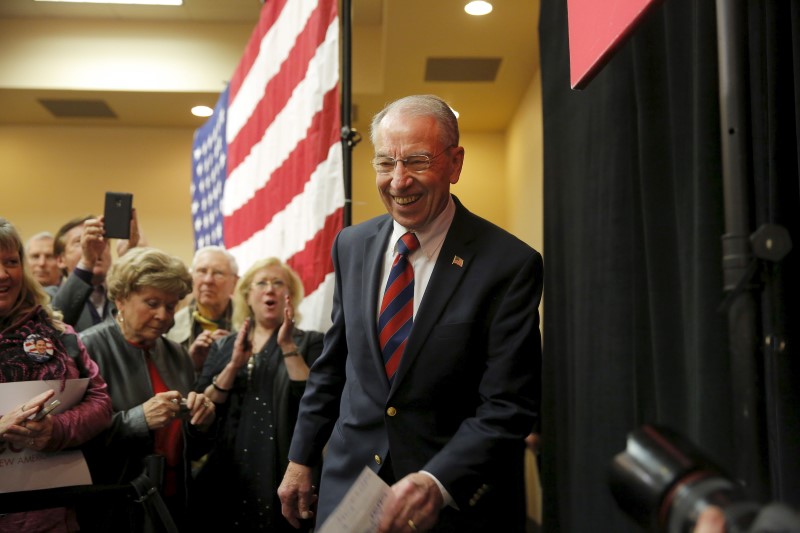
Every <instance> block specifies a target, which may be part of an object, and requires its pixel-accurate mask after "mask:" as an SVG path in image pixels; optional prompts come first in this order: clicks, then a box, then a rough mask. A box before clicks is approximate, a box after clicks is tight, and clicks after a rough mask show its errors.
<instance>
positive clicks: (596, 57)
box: [567, 0, 659, 89]
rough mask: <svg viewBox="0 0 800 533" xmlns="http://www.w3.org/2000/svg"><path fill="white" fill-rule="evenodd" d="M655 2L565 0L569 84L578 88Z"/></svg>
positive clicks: (635, 0)
mask: <svg viewBox="0 0 800 533" xmlns="http://www.w3.org/2000/svg"><path fill="white" fill-rule="evenodd" d="M658 3H659V0H602V1H599V0H567V12H568V16H569V60H570V68H569V70H570V85H571V86H572V88H573V89H582V88H584V87H585V86H586V84H587V83H589V81H591V79H592V78H593V77H594V76H595V75H596V74H597V73H598V72H599V71H600V69H601V68H603V65H605V64H606V62H608V60H609V59H610V57H611V55H612V54H613V53H614V51H615V50H616V49H617V48H619V46H620V45H621V44H622V43H623V42H625V40H626V39H627V38H628V36H630V34H631V32H632V31H633V29H634V27H635V26H636V24H637V22H639V21H640V20H641V19H642V17H643V16H644V15H645V13H646V12H647V11H648V10H649V9H651V8H652V7H653V6H655V5H656V4H658Z"/></svg>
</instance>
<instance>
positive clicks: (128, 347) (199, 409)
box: [81, 248, 215, 531]
mask: <svg viewBox="0 0 800 533" xmlns="http://www.w3.org/2000/svg"><path fill="white" fill-rule="evenodd" d="M191 290H192V278H191V276H190V275H189V271H188V270H187V268H186V266H185V265H184V264H183V262H181V260H180V259H178V258H176V257H173V256H171V255H168V254H166V253H164V252H162V251H160V250H156V249H154V248H134V249H132V250H130V251H128V252H127V253H126V254H125V255H124V256H122V257H121V258H120V260H119V261H117V262H116V263H115V264H114V265H113V266H112V267H111V270H110V271H109V277H108V293H109V297H110V298H111V299H112V300H113V301H114V303H115V305H116V309H117V313H116V317H115V320H114V321H113V322H104V323H102V324H98V325H97V326H94V327H92V328H89V329H87V330H85V331H83V332H82V333H81V339H82V340H83V342H84V343H85V344H86V347H87V348H88V349H89V352H90V353H91V354H92V357H93V358H94V359H95V360H96V361H97V364H98V365H99V367H100V372H101V374H102V375H103V377H104V378H105V379H106V382H107V383H108V390H109V393H110V395H111V401H112V404H113V408H114V415H113V417H112V425H111V427H110V428H109V430H108V431H106V432H105V433H104V434H102V435H100V436H99V437H98V438H97V439H95V441H93V442H92V445H93V446H92V447H91V449H90V452H91V453H90V454H89V466H90V468H91V470H92V476H93V478H94V480H95V483H102V484H124V483H129V482H130V481H132V480H133V479H135V478H136V477H137V476H139V475H140V474H141V473H142V471H143V469H144V459H145V458H146V457H147V456H150V455H154V454H155V455H159V456H162V457H163V458H164V461H163V465H164V466H163V488H162V493H163V496H164V501H165V502H166V504H167V507H168V509H169V511H170V513H171V514H172V517H173V520H174V521H175V522H176V524H177V525H178V526H179V527H181V526H184V525H185V524H186V516H185V515H186V511H187V499H188V485H189V480H190V478H191V459H193V458H197V457H200V456H201V455H202V454H203V453H205V452H206V451H207V450H208V448H209V447H210V444H211V442H212V441H213V437H214V435H213V432H211V431H209V430H210V429H211V425H212V423H213V421H214V417H215V409H214V404H213V403H212V402H211V401H209V400H208V399H207V398H206V397H205V396H204V395H203V394H201V393H196V392H195V391H193V390H192V385H193V383H194V376H195V375H194V367H193V365H192V361H191V359H190V358H189V355H188V353H187V352H186V350H185V349H184V348H183V347H182V346H181V345H179V344H177V343H176V342H173V341H170V340H168V339H167V338H166V337H164V333H166V332H167V330H169V328H170V327H172V324H173V320H174V316H175V310H176V308H177V306H178V302H180V300H181V299H182V298H183V297H184V296H186V295H187V294H189V293H190V292H191ZM120 511H122V510H111V509H110V508H107V509H105V512H103V511H100V510H98V511H96V516H95V518H97V519H99V522H98V523H96V524H93V525H94V526H95V527H97V529H98V530H106V531H119V530H121V528H122V527H123V526H129V527H131V529H139V528H140V527H141V525H142V520H143V517H142V515H141V514H140V513H139V512H138V509H127V511H128V512H133V516H128V515H127V513H126V512H120Z"/></svg>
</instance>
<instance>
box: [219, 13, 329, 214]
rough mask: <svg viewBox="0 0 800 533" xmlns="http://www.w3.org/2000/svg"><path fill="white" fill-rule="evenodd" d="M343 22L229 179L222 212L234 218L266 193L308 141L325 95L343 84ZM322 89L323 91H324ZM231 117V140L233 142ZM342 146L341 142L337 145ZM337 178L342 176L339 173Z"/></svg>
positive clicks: (318, 52) (319, 49) (327, 38)
mask: <svg viewBox="0 0 800 533" xmlns="http://www.w3.org/2000/svg"><path fill="white" fill-rule="evenodd" d="M338 33H339V22H338V20H334V21H333V23H331V25H330V26H329V27H328V30H327V32H326V36H325V41H324V42H323V43H322V44H321V45H320V47H319V48H318V49H317V52H316V54H315V55H314V57H313V58H312V60H311V62H310V63H309V67H308V72H307V73H306V77H305V78H304V79H303V80H302V81H301V82H300V83H298V84H297V86H296V87H295V90H294V92H293V93H292V96H291V98H289V100H288V102H287V103H286V106H285V107H284V108H283V109H282V110H281V111H280V112H279V113H278V114H277V116H276V117H275V120H274V121H273V122H272V123H271V124H270V125H269V127H268V128H267V130H266V132H265V133H264V136H263V137H262V138H261V139H260V140H259V141H258V142H257V143H256V144H254V145H253V147H252V149H251V151H250V153H249V154H248V155H247V156H246V157H245V159H244V160H243V161H242V162H241V163H240V164H239V166H237V167H236V168H235V169H233V171H232V172H231V173H230V175H229V176H228V179H227V181H226V183H225V194H224V197H223V201H222V212H223V214H224V215H226V216H230V215H231V214H233V213H234V212H235V211H236V210H237V209H239V208H240V207H241V206H243V205H245V204H246V203H247V202H248V201H249V200H250V199H251V198H252V197H253V196H254V195H255V192H256V191H258V190H260V189H262V188H263V187H264V185H266V183H267V182H268V181H269V179H270V178H271V177H272V174H273V173H274V172H275V169H276V168H278V167H279V166H280V165H281V164H283V161H284V160H285V159H286V158H287V157H288V156H289V154H290V153H291V152H292V150H294V149H295V147H296V146H297V144H298V143H300V142H301V141H302V140H303V139H304V138H305V137H306V133H307V131H308V128H309V126H310V125H311V121H312V119H313V117H314V115H315V114H316V113H317V112H319V111H320V110H321V109H322V104H323V98H324V96H325V93H327V92H328V91H329V90H331V89H332V88H334V87H335V86H336V85H337V83H338V82H339V67H338V61H337V59H338V56H339V38H338ZM320 87H322V89H320ZM231 119H232V113H229V114H228V132H229V134H228V140H229V142H230V140H231V138H232V137H231V135H230V132H231V129H230V124H231V122H232V120H231ZM337 143H338V141H337ZM335 174H341V173H340V172H339V171H336V172H335Z"/></svg>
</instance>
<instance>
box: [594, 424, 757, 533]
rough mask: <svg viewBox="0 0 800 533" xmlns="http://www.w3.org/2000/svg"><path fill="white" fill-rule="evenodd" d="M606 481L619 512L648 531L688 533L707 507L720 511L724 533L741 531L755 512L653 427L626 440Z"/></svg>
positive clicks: (675, 437)
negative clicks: (625, 444)
mask: <svg viewBox="0 0 800 533" xmlns="http://www.w3.org/2000/svg"><path fill="white" fill-rule="evenodd" d="M609 482H610V486H611V492H612V494H613V496H614V498H615V500H616V501H617V504H618V505H619V507H620V508H621V509H622V510H623V511H625V513H627V514H628V516H630V517H631V518H633V520H634V521H636V522H637V523H638V524H639V525H641V526H642V527H644V528H647V529H650V530H651V531H661V532H669V533H679V532H681V533H683V532H690V531H692V529H693V528H694V524H695V522H696V521H697V517H698V516H699V514H700V512H702V511H703V509H705V508H706V507H707V506H709V505H716V506H718V507H720V508H721V509H722V510H723V512H724V513H725V516H726V518H727V520H728V531H731V532H732V531H737V530H738V529H737V528H739V527H741V528H742V529H741V530H742V531H744V530H746V528H747V525H749V523H750V522H752V520H753V518H754V517H755V515H756V513H757V512H758V510H759V508H760V506H759V505H758V504H756V503H753V502H749V501H747V499H746V498H745V495H744V491H743V490H742V488H741V486H740V485H738V484H737V483H735V482H733V481H731V480H730V479H728V478H727V477H726V476H725V475H724V474H723V473H722V470H721V469H720V468H718V467H717V466H716V465H714V464H713V463H712V462H711V461H710V460H709V459H707V458H706V457H705V456H703V454H702V453H701V452H700V451H699V450H697V449H696V448H695V447H694V446H693V445H692V444H691V443H690V442H689V441H688V440H686V439H685V438H683V437H682V436H681V435H679V434H677V433H675V432H673V431H671V430H669V429H667V428H661V427H656V426H643V427H641V428H639V429H637V430H635V431H633V432H631V433H630V434H629V435H628V441H627V447H626V450H625V451H624V452H622V453H620V454H618V455H617V456H616V457H614V460H613V461H612V463H611V472H610V478H609Z"/></svg>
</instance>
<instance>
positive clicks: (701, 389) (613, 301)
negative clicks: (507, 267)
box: [539, 0, 800, 532]
mask: <svg viewBox="0 0 800 533" xmlns="http://www.w3.org/2000/svg"><path fill="white" fill-rule="evenodd" d="M747 4H748V12H747V14H746V16H747V27H748V32H747V35H746V38H747V39H748V45H747V49H748V50H749V56H748V58H747V61H746V64H747V66H748V72H747V74H746V79H748V80H749V86H748V87H746V88H744V90H745V91H746V94H747V98H748V102H749V104H748V108H747V115H748V120H749V123H748V126H749V129H750V130H751V131H750V132H749V134H750V135H751V136H752V142H750V143H749V145H748V154H747V159H748V160H749V161H750V162H751V164H752V168H751V169H748V170H749V172H748V180H749V186H751V188H752V192H751V195H750V196H751V203H750V209H751V213H749V214H748V217H749V218H748V225H749V227H751V231H755V229H756V228H758V227H759V226H761V225H762V224H764V223H771V224H779V225H782V226H784V227H785V228H787V229H788V230H789V233H790V235H791V236H792V238H793V240H794V242H795V244H796V245H798V246H800V232H798V229H800V223H799V220H798V219H799V217H800V192H798V191H799V187H798V182H799V181H800V180H799V179H798V135H797V129H798V124H800V91H799V90H798V88H799V87H800V81H799V80H798V72H800V17H799V16H798V10H799V9H800V7H799V6H798V2H795V1H788V0H783V1H779V0H761V1H749V2H747ZM598 23H601V21H598ZM539 31H540V39H541V68H542V88H543V116H544V199H545V202H544V205H545V207H544V209H545V213H544V227H545V237H544V240H545V242H544V251H545V262H546V265H547V268H546V272H547V275H546V276H545V309H544V311H545V312H544V322H543V323H544V373H543V380H544V398H543V424H542V484H543V491H544V492H543V496H544V531H548V532H551V531H568V532H573V531H575V532H583V531H586V532H595V531H609V532H610V531H613V532H618V531H637V530H638V528H637V527H635V526H634V525H633V523H632V522H631V521H630V520H629V519H628V518H627V517H626V516H625V515H624V514H622V512H621V511H619V510H618V508H617V505H616V503H615V501H614V499H613V498H612V496H611V493H610V491H609V489H608V470H609V465H610V462H611V460H612V459H613V457H614V456H615V455H616V454H617V453H619V452H621V451H623V450H624V448H625V443H626V437H627V434H628V433H629V432H630V431H631V430H633V429H635V428H637V427H639V426H641V425H642V424H644V423H655V424H660V425H664V426H668V427H670V428H672V429H674V430H676V431H678V432H680V433H682V434H683V435H684V436H686V437H687V438H689V439H690V440H691V441H692V442H693V443H694V444H696V445H697V446H698V447H699V448H701V449H702V450H703V451H704V452H705V453H706V454H707V455H709V456H710V457H712V458H713V459H714V460H715V461H716V462H717V463H718V464H719V465H720V466H721V467H722V468H724V469H725V470H726V471H727V472H728V473H729V474H730V475H731V477H733V478H735V479H740V480H741V481H743V482H745V483H747V484H748V490H750V491H751V492H757V493H758V494H753V497H754V498H760V499H763V500H771V499H781V500H783V501H787V502H791V503H792V504H794V505H800V489H799V487H800V460H798V456H800V431H799V430H798V428H799V427H800V423H799V422H798V419H799V418H800V417H799V416H798V411H800V394H798V388H800V363H798V361H797V360H796V359H797V357H798V354H799V353H800V352H799V351H798V350H797V349H796V348H794V346H795V345H796V343H797V342H798V340H800V338H799V337H800V335H798V333H800V322H799V321H798V302H799V299H798V295H799V291H798V280H797V276H799V275H800V265H798V252H796V251H793V252H791V253H790V254H789V255H788V256H787V257H786V258H784V259H783V260H782V261H781V262H779V263H777V264H768V263H760V262H759V263H758V265H759V268H758V270H757V273H756V275H755V276H754V278H753V280H752V283H750V284H747V285H746V289H745V290H750V291H752V293H753V295H754V299H755V301H756V302H757V306H758V309H757V312H756V320H755V323H754V326H753V327H755V328H756V329H757V336H758V346H759V347H760V349H758V350H755V352H756V353H752V357H753V358H754V360H755V361H756V362H755V364H754V366H755V368H757V369H758V371H757V372H755V375H753V376H751V379H752V380H753V383H754V384H755V387H756V390H757V391H758V397H759V402H758V406H757V409H756V412H753V413H746V414H745V413H742V412H740V410H737V408H736V405H737V404H736V402H735V399H736V398H737V396H736V395H737V390H735V387H734V385H733V376H732V369H733V368H734V367H735V365H734V364H733V363H732V361H731V357H732V356H731V354H730V350H729V345H730V341H729V338H728V335H729V329H733V328H729V327H728V317H727V314H726V312H725V311H724V310H720V309H719V307H720V305H721V303H722V302H723V300H724V298H725V296H726V294H725V291H724V290H723V272H722V251H721V250H722V247H721V238H722V235H723V233H724V232H725V205H724V191H723V177H722V159H721V158H722V155H721V136H720V97H719V94H720V91H719V85H718V59H717V33H716V19H715V6H714V2H712V1H705V2H697V1H695V0H665V1H664V2H663V3H662V4H661V5H660V6H658V7H657V8H656V9H654V10H653V11H652V12H651V13H650V14H649V15H648V16H647V17H646V18H645V20H644V21H643V22H642V23H641V25H640V27H639V28H638V29H637V30H636V32H635V34H634V36H633V37H632V38H631V39H630V40H629V41H628V42H627V43H626V44H625V45H624V46H623V47H622V48H621V49H620V50H619V51H618V52H617V53H616V54H615V56H614V57H613V58H612V60H611V61H610V62H609V63H608V64H607V65H606V66H605V68H604V69H603V70H602V71H601V72H600V73H599V74H598V76H597V77H596V78H595V79H594V80H593V81H592V82H591V83H590V84H589V85H588V87H587V88H586V89H584V90H583V91H573V90H571V89H570V88H569V44H568V37H567V35H568V34H567V6H566V1H565V0H541V17H540V25H539ZM736 327H737V328H738V327H739V326H738V325H737V326H736ZM792 356H794V360H793V358H792ZM743 416H747V417H754V418H755V421H756V427H758V428H759V435H758V436H757V437H758V438H757V439H755V440H757V441H758V442H759V443H760V444H759V446H760V447H759V448H758V449H757V450H755V452H754V453H752V458H750V460H752V461H753V465H756V470H762V471H764V472H765V473H768V474H765V475H767V476H768V482H767V488H766V490H758V488H759V485H758V483H755V482H753V480H748V479H742V478H743V477H746V476H743V475H742V472H748V471H749V469H747V468H742V464H741V456H740V451H741V450H740V443H739V442H737V440H736V439H734V437H733V435H734V428H735V427H736V425H737V424H736V421H737V417H743Z"/></svg>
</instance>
